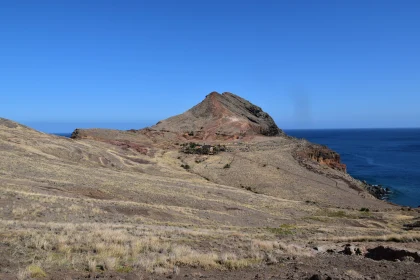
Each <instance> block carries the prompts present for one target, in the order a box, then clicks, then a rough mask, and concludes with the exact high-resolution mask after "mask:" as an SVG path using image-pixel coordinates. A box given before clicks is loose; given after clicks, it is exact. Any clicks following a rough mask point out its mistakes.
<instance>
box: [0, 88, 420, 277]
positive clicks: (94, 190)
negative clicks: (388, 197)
mask: <svg viewBox="0 0 420 280" xmlns="http://www.w3.org/2000/svg"><path fill="white" fill-rule="evenodd" d="M219 99H220V100H219ZM206 100H207V101H206ZM237 100H239V101H237ZM204 103H205V104H207V105H202V106H198V105H197V106H196V107H197V108H195V109H194V110H190V111H189V113H188V114H187V115H190V114H196V116H198V117H196V118H197V119H199V120H198V121H191V122H190V123H188V122H187V121H185V123H186V124H187V127H185V128H186V130H185V131H184V127H181V126H177V124H181V123H182V122H183V121H182V120H184V117H185V115H184V116H182V115H181V117H174V118H175V119H168V120H166V121H162V123H161V124H158V125H157V126H155V127H152V128H148V129H144V130H131V131H116V130H102V129H93V130H77V131H75V133H74V134H73V138H76V139H67V138H63V137H57V136H52V135H48V134H44V133H40V132H37V131H35V130H32V129H30V128H28V127H25V126H22V125H20V124H17V123H14V122H12V121H9V120H5V119H0V211H1V214H2V215H1V220H0V223H1V227H0V255H1V256H3V257H2V258H1V260H0V279H28V278H29V277H32V278H37V277H44V276H45V278H46V279H81V278H86V277H91V278H93V277H97V278H102V279H104V278H105V279H111V278H112V279H163V278H173V279H181V278H183V279H198V278H208V279H239V278H241V279H417V278H416V275H420V264H419V262H418V257H417V256H418V255H419V254H418V252H419V251H420V246H419V243H418V240H419V239H420V232H419V228H418V227H416V226H412V227H411V226H409V225H416V224H417V223H418V221H419V220H420V213H419V209H409V208H401V207H399V206H396V205H393V204H390V203H387V202H385V201H381V200H378V199H376V198H374V197H373V196H372V195H370V194H369V193H368V192H367V191H366V190H365V189H364V187H363V184H362V183H361V182H359V181H357V180H355V179H353V178H352V177H351V176H350V175H348V174H347V173H345V166H344V165H342V163H341V161H340V158H339V155H338V154H337V153H335V152H333V151H331V150H329V149H328V148H326V147H322V146H318V145H313V144H311V143H308V142H307V141H305V140H298V139H294V138H291V137H288V136H286V135H284V134H283V133H282V132H281V131H280V130H275V131H277V132H276V133H273V134H276V135H277V136H274V137H268V136H265V135H261V130H263V131H274V129H273V130H271V129H270V128H269V127H273V126H270V121H268V122H264V121H267V120H269V119H270V118H268V117H269V116H268V117H264V116H265V115H264V114H265V113H264V114H263V113H261V112H262V110H260V109H258V110H257V109H255V110H254V109H251V111H252V112H254V113H255V112H257V113H255V114H254V117H252V116H250V115H247V114H248V113H246V112H245V110H248V109H246V108H249V107H250V108H253V107H252V106H253V105H252V104H251V103H249V104H251V105H252V106H251V105H249V104H248V103H246V102H245V101H243V99H238V98H237V97H236V96H234V95H233V94H226V93H225V94H223V95H218V94H216V93H213V94H210V96H208V97H207V98H206V99H205V101H204ZM231 103H233V104H236V105H235V106H236V107H235V106H234V105H232V104H231ZM208 104H210V105H208ZM240 104H242V105H240ZM241 106H242V107H241ZM244 107H245V109H244ZM207 109H208V110H207ZM248 111H249V110H248ZM252 112H251V113H252ZM251 113H249V114H251ZM241 114H242V115H241ZM252 114H253V113H252ZM205 116H210V117H208V118H207V117H205ZM240 116H241V117H240ZM258 116H260V117H258ZM261 116H262V117H261ZM248 117H249V118H251V119H252V118H256V119H253V120H254V121H255V122H254V121H250V120H249V119H248ZM202 118H204V120H203V119H202ZM229 118H238V119H240V121H236V120H235V121H234V122H233V123H234V125H232V126H231V124H232V119H229ZM245 118H246V119H247V120H248V121H249V122H251V123H252V124H250V126H249V127H248V126H246V125H245V124H246V123H247V121H246V120H245ZM258 118H260V119H258ZM186 120H190V117H188V118H187V119H186ZM212 123H213V125H212ZM256 123H258V125H259V126H258V127H257V126H256ZM201 126H203V127H204V128H206V130H205V131H204V134H197V131H198V130H200V129H201ZM171 127H172V128H173V129H172V130H170V128H171ZM196 127H199V128H198V130H195V128H196ZM243 127H247V129H249V130H246V133H245V134H241V133H239V134H238V129H239V130H241V129H242V128H243ZM204 128H203V129H204ZM189 129H191V130H192V131H193V133H192V134H193V135H189V132H188V130H189ZM264 129H265V130H264ZM267 129H268V130H267ZM185 132H188V133H186V134H185ZM190 132H191V131H190ZM219 132H220V133H221V134H219ZM239 132H240V131H239ZM269 134H271V133H269ZM191 141H194V142H196V143H200V144H204V141H205V143H206V144H210V145H216V144H222V145H225V146H226V150H225V151H221V152H219V153H217V154H212V155H209V154H186V153H183V152H182V147H181V145H182V144H185V143H187V144H188V143H189V142H191ZM188 145H189V144H188ZM181 165H182V166H183V167H181ZM186 166H188V168H187V167H186ZM361 208H365V209H366V208H367V209H369V211H360V209H361ZM346 244H350V245H348V246H347V245H346ZM381 246H383V247H381ZM388 247H389V248H391V249H388ZM314 275H315V276H314ZM66 277H67V278H66ZM118 277H119V278H118ZM311 277H312V278H311ZM313 277H318V278H313ZM328 277H330V278H328Z"/></svg>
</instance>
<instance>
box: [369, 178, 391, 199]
mask: <svg viewBox="0 0 420 280" xmlns="http://www.w3.org/2000/svg"><path fill="white" fill-rule="evenodd" d="M362 183H363V185H364V187H365V189H366V190H367V191H368V192H369V193H370V194H371V195H373V196H374V197H376V198H377V199H381V200H388V198H389V196H390V195H391V194H392V191H391V189H390V188H388V187H383V186H382V185H377V184H369V183H368V182H366V181H365V180H363V181H362Z"/></svg>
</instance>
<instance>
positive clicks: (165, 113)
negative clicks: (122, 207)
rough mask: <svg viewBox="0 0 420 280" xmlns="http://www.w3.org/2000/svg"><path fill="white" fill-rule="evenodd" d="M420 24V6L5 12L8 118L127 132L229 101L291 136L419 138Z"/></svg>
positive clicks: (44, 6) (244, 2) (239, 3)
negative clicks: (213, 95) (228, 96)
mask: <svg viewBox="0 0 420 280" xmlns="http://www.w3.org/2000/svg"><path fill="white" fill-rule="evenodd" d="M419 15H420V1H414V0H413V1H404V0H399V1H397V0H396V1H387V0H377V1H372V0H363V1H362V0H352V1H327V0H320V1H301V0H296V1H291V0H290V1H286V0H284V1H281V0H279V1H248V0H236V1H235V0H231V1H226V0H225V1H218V0H216V1H185V0H178V1H172V0H171V1H169V0H167V1H159V0H156V1H140V0H138V1H105V0H101V1H99V0H98V1H93V0H90V1H89V0H85V1H75V0H71V1H70V0H68V1H66V0H62V1H55V0H54V1H45V0H40V1H30V0H28V1H23V0H17V1H1V3H0V94H1V96H0V100H1V101H0V116H1V117H5V118H9V119H13V120H16V121H19V122H23V123H26V124H29V125H32V126H34V127H36V128H38V129H41V130H46V131H47V130H56V129H58V127H61V128H62V129H61V130H62V131H67V130H70V131H71V130H72V129H73V128H74V126H77V127H82V126H110V127H115V128H130V127H136V126H144V125H149V124H153V123H155V122H157V121H158V120H160V119H163V118H166V117H169V116H172V115H175V114H178V113H182V112H184V111H185V110H187V109H189V108H190V107H192V106H193V105H195V104H196V103H198V102H200V101H201V100H202V99H203V98H204V97H205V95H206V94H208V93H209V92H211V91H218V92H224V91H230V92H233V93H235V94H238V95H240V96H242V97H244V98H246V99H248V100H250V101H251V102H253V103H255V104H257V105H259V106H261V107H262V108H263V109H264V110H265V111H267V112H268V113H270V114H271V115H272V116H273V118H274V119H275V121H276V122H277V124H278V125H279V126H280V127H282V128H286V129H287V128H359V127H367V128H369V127H420V109H419V107H420V106H419V105H420V53H419V50H420V16H419ZM127 126H130V127H127ZM67 127H68V129H67Z"/></svg>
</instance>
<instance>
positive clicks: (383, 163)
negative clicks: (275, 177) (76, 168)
mask: <svg viewBox="0 0 420 280" xmlns="http://www.w3.org/2000/svg"><path fill="white" fill-rule="evenodd" d="M285 132H286V133H287V134H288V135H290V136H294V137H297V138H305V139H307V140H309V141H311V142H314V143H318V144H323V145H326V146H328V147H330V148H331V149H333V150H335V151H336V152H338V153H339V154H340V155H341V161H342V162H343V163H345V164H346V165H347V172H348V173H349V174H350V175H352V176H353V177H355V178H357V179H360V180H366V181H367V182H368V183H369V184H377V185H382V186H383V187H389V188H390V189H391V190H392V194H391V195H390V197H389V200H390V201H392V202H394V203H397V204H400V205H406V206H411V207H418V206H420V129H325V130H321V129H318V130H285ZM56 135H60V136H65V137H70V135H71V133H56Z"/></svg>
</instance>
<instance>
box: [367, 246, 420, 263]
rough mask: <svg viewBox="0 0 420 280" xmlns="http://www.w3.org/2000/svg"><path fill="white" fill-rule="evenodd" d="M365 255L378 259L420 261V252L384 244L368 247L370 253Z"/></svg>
mask: <svg viewBox="0 0 420 280" xmlns="http://www.w3.org/2000/svg"><path fill="white" fill-rule="evenodd" d="M365 257H366V258H369V259H373V260H376V261H380V260H387V261H412V262H416V263H420V252H412V251H409V250H404V249H396V248H391V247H384V246H378V247H376V248H372V249H368V253H366V254H365Z"/></svg>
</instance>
